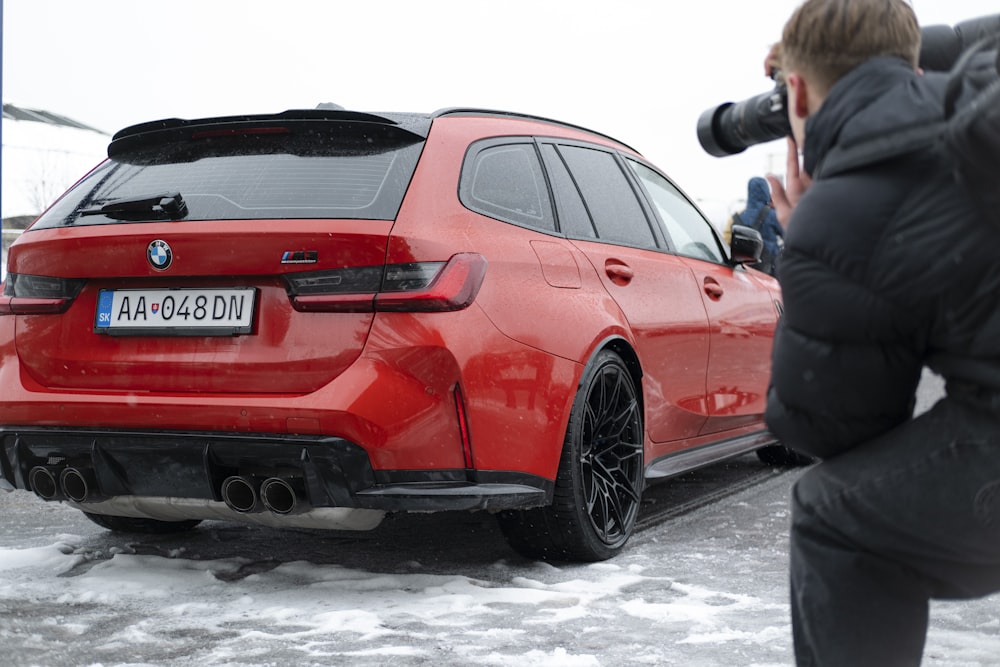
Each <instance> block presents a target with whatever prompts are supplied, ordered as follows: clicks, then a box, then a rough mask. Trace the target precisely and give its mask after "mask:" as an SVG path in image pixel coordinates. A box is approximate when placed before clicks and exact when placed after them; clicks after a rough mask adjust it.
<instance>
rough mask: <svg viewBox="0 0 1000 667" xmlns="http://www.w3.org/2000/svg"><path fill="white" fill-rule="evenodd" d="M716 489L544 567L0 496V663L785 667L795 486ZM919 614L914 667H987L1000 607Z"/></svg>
mask: <svg viewBox="0 0 1000 667" xmlns="http://www.w3.org/2000/svg"><path fill="white" fill-rule="evenodd" d="M720 474H725V475H730V476H731V477H732V478H733V479H734V480H736V481H737V482H739V480H740V479H743V478H744V477H746V476H747V475H749V476H750V477H749V479H750V482H749V483H743V488H742V490H741V491H738V492H737V493H735V494H734V495H730V496H726V497H722V498H721V499H718V500H715V501H714V502H712V503H710V504H704V505H703V506H700V507H698V508H697V509H694V510H693V511H690V512H688V513H684V514H680V515H679V516H674V517H672V518H668V519H667V520H662V521H659V522H656V521H653V522H651V525H649V527H646V528H645V529H644V530H642V531H641V532H639V533H638V535H637V536H636V538H635V539H634V540H633V541H632V542H631V543H630V546H629V548H628V549H627V551H626V552H625V553H624V554H622V555H621V556H619V557H618V558H615V559H613V560H611V561H608V562H605V563H601V564H594V565H558V566H554V565H547V564H542V563H533V562H529V561H526V560H524V559H521V558H519V557H517V556H515V555H513V554H512V553H511V552H510V551H509V550H508V549H507V547H506V545H505V543H504V542H503V540H502V537H501V536H500V534H499V532H498V530H497V529H496V527H495V525H494V524H493V522H492V521H491V520H490V518H489V517H486V516H483V515H481V514H460V515H455V516H447V517H445V516H442V515H420V516H410V517H407V518H406V519H405V520H402V519H401V520H399V521H395V522H393V521H389V522H388V525H387V524H383V526H382V527H380V528H379V529H377V530H376V531H374V532H373V533H360V534H344V533H337V534H335V535H331V534H328V533H321V532H309V531H289V532H279V531H273V530H269V529H262V528H256V527H255V528H247V527H242V526H238V525H235V524H228V523H210V524H204V525H203V526H202V527H200V528H199V529H197V530H195V531H194V532H192V533H189V534H187V535H186V536H184V537H176V536H175V537H170V538H163V537H156V538H136V537H135V536H131V537H127V538H126V537H116V536H112V535H111V534H109V533H106V532H104V531H102V530H101V529H100V528H98V527H97V526H93V525H90V524H89V522H88V521H86V519H84V518H83V517H82V515H81V514H80V513H79V512H77V511H75V510H72V509H70V508H68V507H65V506H62V505H59V504H52V503H47V504H46V503H42V502H41V501H38V500H37V499H35V498H34V496H32V495H30V494H28V493H26V492H24V491H16V492H13V493H7V494H4V493H0V512H2V514H3V516H4V517H5V519H4V522H3V524H2V526H0V654H2V656H3V657H2V662H3V664H4V665H7V666H9V667H19V666H22V665H23V666H27V665H44V666H48V667H64V666H68V665H74V666H75V665H90V666H96V665H101V666H103V667H112V666H116V667H124V666H126V665H128V666H137V665H164V666H185V667H186V666H194V665H198V666H203V665H227V666H237V665H304V666H305V665H396V666H407V665H456V666H457V665H463V666H464V665H517V666H519V667H520V666H525V667H530V666H533V665H539V666H540V665H546V666H548V665H567V666H577V665H580V666H583V665H586V666H590V665H608V666H616V667H617V666H619V665H666V666H671V665H677V666H680V665H683V666H685V667H699V666H714V665H725V666H727V667H737V666H739V667H745V666H764V665H790V664H791V663H792V659H791V640H790V632H789V623H788V606H787V602H786V594H787V587H786V583H785V576H786V575H785V568H786V565H787V560H786V548H785V546H786V545H785V542H786V539H787V531H786V527H787V520H788V514H787V492H788V488H789V486H790V484H791V483H792V482H793V481H794V479H795V478H796V477H797V476H798V474H799V473H798V472H796V471H792V472H777V473H776V472H768V471H766V470H761V468H760V466H759V464H758V463H757V462H756V460H755V459H754V458H753V457H744V458H741V459H737V460H736V461H734V462H732V463H731V464H729V465H728V466H727V469H726V471H724V473H720ZM721 483H722V484H725V483H726V482H725V480H722V482H721ZM720 489H721V490H724V487H720ZM702 491H703V490H702ZM702 491H699V493H700V492H702ZM708 494H709V496H711V495H712V491H711V490H709V491H708ZM715 494H716V495H721V491H716V492H715ZM663 503H670V504H671V505H675V506H676V505H679V504H681V501H680V500H679V497H678V496H677V495H676V494H675V495H670V494H669V493H657V494H653V497H652V498H651V499H650V504H649V506H648V508H647V512H646V515H647V516H649V515H650V511H649V510H656V509H658V508H657V505H658V504H663ZM659 509H662V508H659ZM933 619H934V620H933V625H934V628H933V630H932V632H931V633H930V636H929V641H928V649H927V652H926V656H925V661H924V664H925V665H935V666H941V667H945V666H946V667H971V666H981V665H995V664H1000V599H997V598H993V599H987V600H981V601H975V602H963V603H942V604H939V605H936V606H935V607H934V610H933Z"/></svg>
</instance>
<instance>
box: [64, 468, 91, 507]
mask: <svg viewBox="0 0 1000 667" xmlns="http://www.w3.org/2000/svg"><path fill="white" fill-rule="evenodd" d="M59 486H61V487H62V492H63V494H65V496H66V498H68V499H69V500H72V501H73V502H75V503H82V502H85V501H86V500H87V498H89V497H91V494H92V492H93V491H94V490H96V489H97V478H95V477H94V472H93V471H92V470H82V469H79V468H66V469H65V470H63V471H62V473H61V474H60V475H59Z"/></svg>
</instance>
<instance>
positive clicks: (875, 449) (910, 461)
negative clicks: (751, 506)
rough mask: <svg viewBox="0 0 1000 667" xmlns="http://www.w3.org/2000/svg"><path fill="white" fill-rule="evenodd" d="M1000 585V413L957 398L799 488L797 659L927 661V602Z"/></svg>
mask: <svg viewBox="0 0 1000 667" xmlns="http://www.w3.org/2000/svg"><path fill="white" fill-rule="evenodd" d="M998 590H1000V413H998V412H997V411H995V410H991V409H986V408H985V407H983V406H977V405H975V404H972V403H970V402H969V401H967V400H965V399H962V400H956V399H955V398H945V399H943V400H941V401H940V402H939V403H938V404H937V405H936V406H935V407H934V408H932V409H931V410H930V411H929V412H927V413H925V414H923V415H921V416H920V417H918V418H917V419H915V420H913V421H911V422H909V423H907V424H904V425H903V426H901V427H899V428H897V429H895V430H893V431H892V432H890V433H888V434H886V435H885V436H882V437H881V438H879V439H877V440H874V441H872V442H870V443H867V444H865V445H862V446H860V447H858V448H856V449H853V450H851V451H848V452H847V453H845V454H842V455H840V456H837V457H834V458H831V459H828V460H826V461H823V462H822V463H819V464H818V465H816V466H815V467H813V468H812V469H811V470H809V471H807V472H806V473H805V474H804V475H803V476H802V478H801V479H800V480H799V481H798V482H797V483H796V485H795V487H794V489H793V491H792V528H791V598H792V599H791V603H792V628H793V633H794V641H795V657H796V662H797V664H798V665H800V667H801V666H806V665H819V666H822V667H828V666H836V667H840V666H844V667H867V666H869V665H871V666H873V667H874V666H877V667H893V666H896V665H900V666H902V665H919V664H920V659H921V655H922V653H923V648H924V640H925V638H926V634H927V620H928V609H929V600H930V599H931V598H942V599H947V598H951V599H959V598H975V597H981V596H984V595H987V594H989V593H992V592H994V591H998Z"/></svg>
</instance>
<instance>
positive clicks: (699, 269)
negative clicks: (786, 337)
mask: <svg viewBox="0 0 1000 667" xmlns="http://www.w3.org/2000/svg"><path fill="white" fill-rule="evenodd" d="M626 162H627V164H628V165H629V167H630V168H631V170H632V172H633V173H634V174H635V176H636V178H637V179H638V181H639V182H640V183H641V184H642V187H643V189H644V190H645V191H646V193H647V195H648V198H649V201H650V203H651V204H652V206H653V208H654V209H655V211H656V214H657V216H658V217H659V220H660V222H661V224H662V225H663V226H664V232H665V233H666V234H667V235H668V236H669V237H670V240H671V243H672V245H673V247H674V250H675V252H676V253H677V257H678V258H679V259H680V261H682V262H683V263H684V264H685V265H686V266H687V267H688V268H689V270H690V271H691V273H692V275H693V276H694V279H695V281H696V282H697V284H698V286H699V293H700V294H701V298H702V301H703V303H704V306H705V311H706V312H707V314H708V320H709V322H710V324H711V335H710V341H711V342H710V353H709V359H708V367H707V371H706V388H707V389H706V394H707V410H708V419H707V420H706V422H705V424H704V426H703V428H702V433H716V432H720V431H724V430H727V429H731V428H737V427H739V426H743V425H746V424H750V423H753V422H755V421H758V420H760V418H761V415H762V413H763V412H764V406H765V402H766V393H767V385H768V381H769V379H770V373H771V361H770V360H771V345H772V343H773V340H774V328H775V326H776V325H777V321H778V314H779V307H780V304H779V302H778V294H777V282H776V281H775V280H773V279H772V278H771V277H770V276H765V275H764V274H762V273H760V272H757V271H752V270H750V269H746V268H744V267H742V266H733V265H731V264H729V263H728V262H727V261H726V258H725V255H724V254H723V252H724V251H723V246H722V244H721V242H720V240H719V238H718V235H717V234H716V233H715V231H714V230H713V229H712V227H711V225H710V223H709V222H708V221H707V220H706V219H705V218H704V216H703V215H702V214H701V213H700V212H699V211H698V209H697V208H696V207H695V206H694V205H693V204H692V203H691V202H690V201H689V200H688V199H687V198H686V197H685V196H684V195H683V194H682V193H681V192H680V191H679V190H678V189H677V188H676V187H675V186H674V185H673V184H672V183H671V182H670V181H669V180H667V179H666V178H665V177H664V176H662V175H661V174H660V173H658V172H657V171H655V170H653V169H652V168H650V167H649V166H647V165H645V164H643V163H641V162H639V161H637V160H634V159H627V160H626Z"/></svg>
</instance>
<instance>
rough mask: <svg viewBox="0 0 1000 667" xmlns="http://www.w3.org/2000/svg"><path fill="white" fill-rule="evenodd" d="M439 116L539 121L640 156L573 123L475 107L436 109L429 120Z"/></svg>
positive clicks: (595, 132) (609, 137)
mask: <svg viewBox="0 0 1000 667" xmlns="http://www.w3.org/2000/svg"><path fill="white" fill-rule="evenodd" d="M441 116H503V117H506V118H523V119H525V120H533V121H540V122H543V123H550V124H552V125H560V126H562V127H567V128H571V129H574V130H580V131H582V132H587V133H588V134H593V135H596V136H599V137H604V138H605V139H608V140H609V141H613V142H615V143H616V144H618V145H620V146H624V147H625V148H627V149H629V150H630V151H632V152H634V153H635V154H636V155H642V153H640V152H639V151H637V150H636V149H635V148H633V147H632V146H629V145H628V144H626V143H625V142H624V141H621V140H620V139H615V138H614V137H612V136H610V135H607V134H604V133H603V132H597V131H595V130H591V129H590V128H587V127H583V126H582V125H574V124H573V123H567V122H565V121H561V120H555V119H553V118H546V117H545V116H534V115H532V114H527V113H518V112H516V111H501V110H498V109H480V108H477V107H446V108H444V109H438V110H437V111H435V112H434V113H432V114H431V118H440V117H441Z"/></svg>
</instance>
